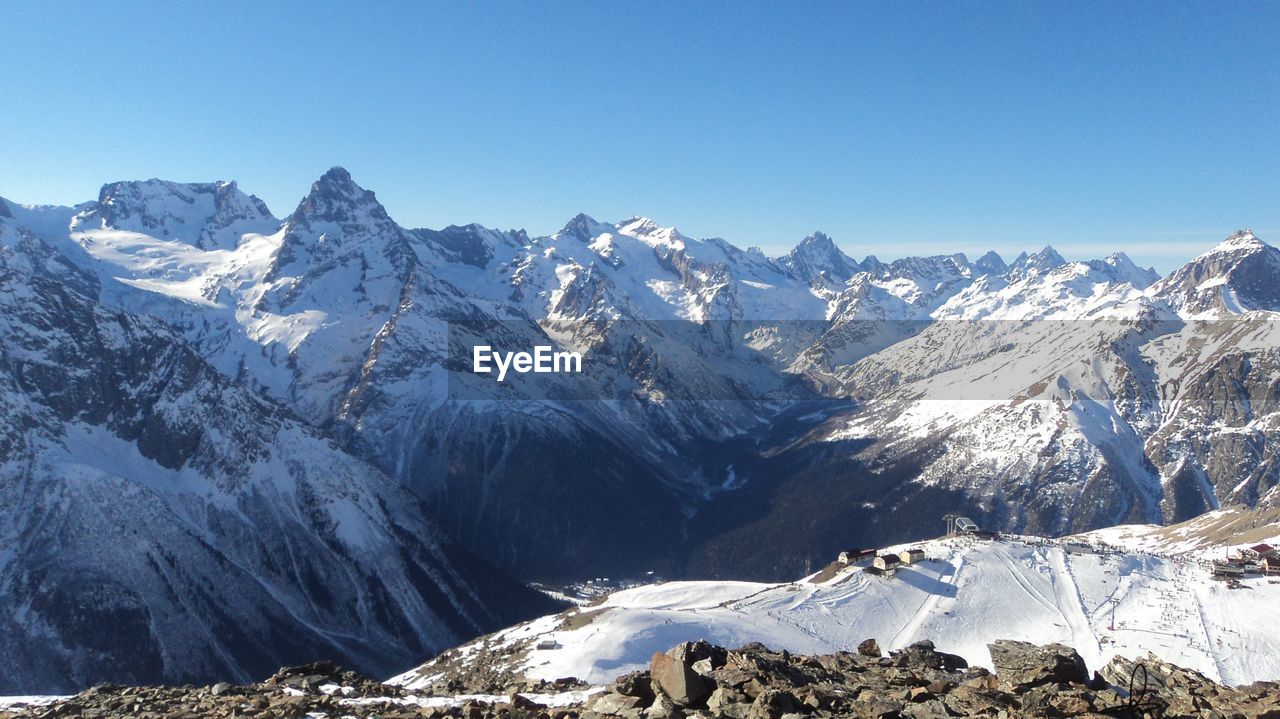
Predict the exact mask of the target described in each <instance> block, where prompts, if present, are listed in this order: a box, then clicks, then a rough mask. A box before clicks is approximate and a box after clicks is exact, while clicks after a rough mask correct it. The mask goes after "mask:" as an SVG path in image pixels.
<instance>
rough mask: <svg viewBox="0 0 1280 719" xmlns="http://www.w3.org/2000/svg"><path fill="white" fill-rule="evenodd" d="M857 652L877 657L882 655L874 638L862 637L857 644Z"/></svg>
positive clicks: (865, 655)
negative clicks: (860, 641)
mask: <svg viewBox="0 0 1280 719" xmlns="http://www.w3.org/2000/svg"><path fill="white" fill-rule="evenodd" d="M846 646H847V645H846ZM858 653H859V654H861V655H862V656H864V657H877V658H878V657H881V656H883V655H884V652H882V651H880V645H879V644H878V643H877V642H876V640H874V639H864V640H863V641H862V643H861V644H859V645H858Z"/></svg>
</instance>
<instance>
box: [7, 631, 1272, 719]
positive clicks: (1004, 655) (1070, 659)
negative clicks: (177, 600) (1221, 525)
mask: <svg viewBox="0 0 1280 719" xmlns="http://www.w3.org/2000/svg"><path fill="white" fill-rule="evenodd" d="M991 653H992V656H993V657H998V658H997V659H996V672H995V673H994V674H993V673H991V672H990V671H988V670H986V669H982V668H970V667H967V666H966V665H965V663H964V661H963V660H959V659H958V658H957V657H954V656H952V655H948V654H945V653H941V652H938V651H936V650H935V649H934V648H933V645H932V643H930V642H928V641H923V642H919V643H917V644H914V645H912V646H910V647H908V648H906V649H904V650H903V651H901V652H895V653H892V654H891V655H890V656H887V657H868V656H862V655H859V654H849V653H840V654H828V655H819V656H801V655H791V654H788V653H787V652H774V651H770V650H769V649H768V648H766V647H764V646H762V645H758V644H757V645H748V646H745V647H742V648H740V649H736V650H728V649H725V648H723V647H717V646H713V645H711V644H707V643H706V642H692V643H685V644H680V645H677V646H676V647H674V648H672V649H671V650H670V651H668V652H666V653H660V654H655V655H654V657H653V664H652V666H653V668H652V669H651V670H650V671H648V672H639V673H635V674H628V675H625V676H622V677H619V678H618V679H617V680H616V681H615V682H613V683H612V684H611V685H609V686H608V687H605V688H604V689H603V691H600V690H595V691H592V692H585V693H584V692H580V691H577V692H565V691H563V689H564V688H565V686H564V685H561V686H556V685H554V684H548V685H545V686H540V687H535V688H526V687H512V688H511V689H510V691H509V692H502V693H498V694H497V695H493V694H490V695H487V696H466V695H456V694H443V695H441V694H436V693H433V692H421V691H408V690H404V689H401V688H399V687H392V686H388V685H385V684H379V683H377V682H374V681H371V680H369V679H366V678H364V677H361V676H359V675H356V674H353V673H351V672H343V671H341V670H339V669H338V668H336V667H334V666H333V665H330V664H326V663H319V664H313V665H310V666H305V667H298V668H295V669H282V670H281V671H279V672H277V673H276V674H275V675H273V676H272V677H271V678H270V679H268V680H266V681H265V682H262V683H260V684H251V685H244V686H231V685H228V684H218V685H215V686H213V687H207V688H200V689H193V688H190V687H186V688H146V687H143V688H122V687H112V686H105V687H97V688H94V689H90V690H88V691H85V692H82V693H81V694H79V695H76V696H74V697H71V698H69V699H65V700H62V701H59V702H56V703H54V704H52V705H49V706H40V707H35V708H33V709H30V710H23V709H21V708H18V709H17V710H16V711H15V710H10V711H8V712H6V711H4V710H0V718H2V719H16V718H17V717H23V716H40V717H64V716H97V717H103V718H104V719H107V718H114V717H125V716H129V717H172V716H202V717H233V716H240V717H245V716H308V717H338V716H352V717H382V718H384V719H397V718H399V717H405V718H408V717H466V718H468V719H480V718H482V717H529V718H533V717H539V718H543V719H551V718H556V719H559V718H561V717H564V718H566V719H567V718H577V717H581V718H582V719H591V718H593V717H624V718H626V719H684V718H687V719H695V718H699V717H730V718H732V719H783V718H784V717H787V718H793V719H799V718H801V717H815V718H817V717H876V718H880V719H890V718H902V719H908V718H912V717H916V718H919V719H926V718H928V719H932V718H935V717H936V718H939V719H941V718H943V717H974V716H985V717H1006V718H1010V719H1011V718H1013V717H1094V718H1098V719H1100V718H1101V717H1104V716H1112V717H1114V716H1164V717H1168V718H1169V719H1173V718H1175V717H1207V716H1220V717H1228V716H1235V717H1247V718H1250V719H1253V718H1257V719H1261V718H1263V717H1274V716H1277V715H1280V684H1276V683H1272V682H1259V683H1257V684H1253V685H1250V686H1247V687H1240V688H1238V689H1232V688H1229V687H1225V686H1222V685H1220V684H1216V683H1214V682H1212V681H1210V680H1208V679H1206V678H1205V677H1204V676H1202V675H1200V674H1197V673H1195V672H1191V671H1187V670H1185V669H1181V668H1179V667H1176V666H1174V665H1171V664H1167V663H1164V662H1161V661H1159V660H1155V659H1151V658H1148V659H1146V660H1144V661H1143V662H1140V663H1138V662H1133V661H1131V660H1117V661H1115V662H1112V663H1111V664H1108V665H1107V666H1106V667H1103V668H1101V671H1100V672H1099V676H1097V677H1094V678H1092V679H1091V678H1090V677H1089V675H1088V674H1087V673H1086V668H1085V667H1084V664H1083V662H1082V661H1081V659H1080V656H1079V655H1078V654H1076V653H1075V652H1074V651H1072V650H1071V649H1070V648H1068V647H1064V646H1061V645H1050V646H1044V647H1036V646H1034V645H1030V644H1025V643H1021V642H997V643H995V644H993V645H992V646H991ZM692 687H696V690H693V689H692Z"/></svg>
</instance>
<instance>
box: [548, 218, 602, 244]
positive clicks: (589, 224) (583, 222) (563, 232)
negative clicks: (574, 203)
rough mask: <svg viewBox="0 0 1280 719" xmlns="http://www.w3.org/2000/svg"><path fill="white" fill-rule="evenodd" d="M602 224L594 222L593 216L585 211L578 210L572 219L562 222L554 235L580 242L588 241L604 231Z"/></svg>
mask: <svg viewBox="0 0 1280 719" xmlns="http://www.w3.org/2000/svg"><path fill="white" fill-rule="evenodd" d="M604 227H605V226H604V225H601V224H600V223H599V222H596V220H595V218H594V217H592V216H591V215H588V214H586V213H585V212H579V213H578V214H576V215H574V216H573V219H571V220H569V221H568V222H566V223H565V224H564V227H562V228H560V231H559V232H557V233H556V237H558V238H559V237H569V238H573V239H575V240H578V241H580V242H590V241H591V240H592V239H593V238H594V237H596V235H599V234H600V233H601V232H603V231H604Z"/></svg>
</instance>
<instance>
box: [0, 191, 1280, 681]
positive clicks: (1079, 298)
mask: <svg viewBox="0 0 1280 719" xmlns="http://www.w3.org/2000/svg"><path fill="white" fill-rule="evenodd" d="M0 306H3V312H0V337H2V338H3V343H2V344H0V406H3V408H4V412H3V413H0V508H3V509H4V513H3V515H0V517H2V518H0V547H2V548H0V623H3V624H5V626H4V631H2V632H0V660H2V661H3V663H4V665H6V666H12V667H17V668H18V670H17V671H12V672H9V673H8V675H7V676H0V692H3V691H5V690H6V689H7V688H13V689H21V690H24V691H31V690H34V689H40V690H49V689H62V688H67V687H73V686H79V685H80V684H83V683H85V682H87V681H91V680H97V679H103V678H111V679H115V680H145V679H150V678H156V677H163V678H169V679H175V680H177V679H186V678H205V677H211V676H236V677H240V676H250V675H256V674H265V673H267V671H269V670H270V669H274V667H275V666H276V665H278V664H283V663H290V662H292V663H297V661H298V660H300V659H301V658H303V657H305V656H311V655H314V656H322V655H323V656H335V655H336V656H337V658H340V659H343V660H344V661H346V662H347V663H349V664H353V665H354V666H358V667H360V668H364V669H366V670H367V671H382V670H383V669H385V668H390V667H392V666H393V665H396V664H397V663H398V664H399V665H400V666H401V667H403V666H407V665H408V664H409V663H411V661H412V660H414V659H418V658H421V657H422V656H425V655H428V654H430V653H432V652H434V651H436V650H438V649H440V648H442V647H444V646H447V645H450V644H452V643H456V642H457V641H459V640H461V639H464V638H466V637H469V636H471V635H474V634H476V633H479V632H482V631H487V630H489V629H492V628H495V627H497V626H501V625H503V624H506V623H510V622H511V621H515V620H516V619H522V618H526V617H528V616H533V615H536V614H541V613H543V612H545V611H547V610H548V607H547V605H546V604H545V603H544V600H543V599H542V598H541V595H538V594H536V593H533V592H531V591H525V590H523V589H522V588H521V587H520V586H519V584H518V583H516V582H515V581H513V580H511V579H508V578H507V576H508V575H509V576H515V577H518V578H520V579H525V580H529V579H540V580H567V579H578V578H582V577H587V576H615V577H616V576H628V575H630V576H636V575H639V574H641V573H643V572H647V571H656V572H658V573H661V574H664V575H667V576H679V575H696V576H707V577H744V578H745V577H750V578H758V579H783V578H787V577H791V576H796V575H798V574H799V573H800V572H801V571H803V569H804V568H805V567H806V566H807V565H808V564H809V563H810V562H812V561H815V560H818V559H820V558H823V557H829V556H832V555H833V554H834V552H836V551H838V550H839V549H843V548H847V547H848V546H856V545H862V544H867V545H879V544H885V543H889V542H893V541H905V540H910V539H915V538H917V537H920V536H927V535H932V534H936V533H937V532H939V531H940V530H941V528H942V524H941V521H942V520H941V518H942V516H943V515H944V514H946V513H948V512H960V513H964V514H967V515H969V516H971V517H973V518H974V519H975V520H977V521H978V522H979V523H982V524H984V525H988V526H995V527H999V528H1002V529H1008V530H1018V531H1025V532H1033V533H1042V534H1048V535H1057V534H1065V533H1071V532H1078V531H1085V530H1090V529H1095V528H1099V527H1104V526H1109V525H1113V524H1117V523H1125V522H1155V523H1158V522H1168V521H1175V520H1183V519H1186V518H1189V517H1193V516H1196V515H1198V514H1201V513H1203V512H1205V511H1207V510H1210V509H1214V508H1216V507H1218V506H1219V505H1220V504H1224V503H1227V502H1237V503H1242V504H1246V505H1250V506H1263V507H1274V506H1276V505H1277V504H1280V493H1278V492H1277V491H1276V490H1275V486H1276V484H1277V481H1280V467H1278V465H1277V456H1276V452H1277V450H1276V447H1277V446H1280V443H1278V442H1277V439H1280V415H1277V404H1276V401H1277V390H1278V382H1280V379H1278V378H1280V373H1277V364H1276V362H1277V349H1276V348H1277V347H1280V342H1277V341H1276V337H1274V336H1273V335H1272V334H1271V333H1272V328H1273V327H1274V326H1275V325H1274V320H1275V319H1276V317H1277V315H1276V314H1275V313H1276V312H1277V311H1280V251H1278V250H1276V249H1275V248H1274V247H1271V246H1270V245H1267V244H1265V243H1264V242H1262V241H1261V240H1260V239H1258V238H1257V237H1255V236H1254V235H1253V234H1252V233H1250V232H1248V231H1241V232H1239V233H1236V234H1234V235H1232V236H1231V237H1229V238H1228V239H1226V240H1225V241H1224V242H1223V243H1221V244H1219V245H1218V246H1216V247H1214V248H1212V249H1210V250H1209V251H1208V252H1206V253H1205V254H1204V255H1202V256H1200V257H1198V258H1196V259H1195V260H1193V261H1192V262H1190V263H1188V264H1187V265H1186V266H1184V267H1182V268H1180V269H1178V270H1176V271H1174V272H1173V273H1171V274H1170V275H1169V276H1167V277H1164V278H1161V277H1159V276H1158V275H1157V274H1156V273H1155V272H1153V271H1152V270H1146V269H1142V268H1139V267H1137V266H1135V265H1134V264H1133V263H1132V262H1131V261H1129V259H1128V258H1126V257H1125V256H1124V255H1123V254H1115V255H1112V256H1110V257H1107V258H1105V259H1101V260H1093V261H1086V262H1071V261H1068V260H1066V259H1065V258H1063V257H1062V256H1061V255H1059V254H1058V253H1057V252H1056V251H1054V250H1053V249H1052V248H1049V247H1046V248H1044V249H1043V250H1041V251H1040V252H1037V253H1035V254H1031V255H1027V254H1024V255H1021V256H1019V257H1017V258H1015V259H1013V260H1012V261H1010V262H1006V261H1005V260H1004V259H1003V258H1001V257H1000V256H999V255H997V254H995V253H988V254H987V255H985V256H983V257H982V258H980V259H978V260H977V261H970V260H968V259H967V258H966V257H965V256H964V255H960V254H957V255H945V256H935V257H910V258H903V259H898V260H895V261H892V262H883V261H881V260H879V259H877V258H874V257H867V258H865V259H863V260H861V261H858V260H854V259H853V258H851V257H849V256H847V255H846V254H844V253H843V252H842V251H841V250H840V249H839V248H838V247H837V246H836V245H835V243H834V242H833V241H832V240H831V239H830V238H829V237H827V236H826V235H824V234H822V233H815V234H813V235H811V236H809V237H807V238H805V239H804V240H802V241H801V242H800V243H799V244H798V245H797V246H796V248H795V249H794V250H793V251H792V252H791V253H790V254H788V255H786V256H784V257H767V256H765V255H764V254H763V253H761V252H760V251H759V250H756V249H747V250H742V249H739V248H738V247H735V246H734V245H732V244H730V243H728V242H726V241H724V240H720V239H705V240H695V239H692V238H689V237H685V236H684V235H682V234H680V233H679V232H678V231H676V230H675V229H673V228H668V227H662V226H660V225H659V224H657V223H655V222H654V221H652V220H649V219H645V218H631V219H626V220H623V221H621V222H617V223H601V222H597V221H596V220H594V219H592V218H591V217H588V216H586V215H579V216H577V217H575V218H573V219H571V220H570V221H569V222H568V223H567V224H566V225H565V227H564V228H563V229H562V230H561V231H559V232H557V233H555V234H554V235H551V236H549V237H531V236H529V235H528V234H527V233H526V232H524V231H520V230H495V229H489V228H485V227H481V226H479V225H466V226H450V227H447V228H444V229H441V230H428V229H411V228H405V227H402V226H400V225H399V224H397V223H396V222H395V221H394V220H393V219H392V218H391V217H390V216H389V215H388V213H387V212H386V210H385V208H383V207H382V205H381V204H380V203H379V202H378V201H377V199H376V197H375V196H374V194H373V193H372V192H370V191H368V190H365V189H363V188H361V187H360V186H359V185H357V184H356V183H355V182H354V181H353V180H352V178H351V176H350V175H349V174H348V173H347V172H346V171H345V170H343V169H341V168H334V169H332V170H330V171H329V172H327V173H325V174H324V175H323V176H322V177H321V178H320V179H319V180H317V181H316V182H315V183H314V184H313V185H312V187H311V189H310V191H309V192H308V193H307V195H306V196H305V197H304V198H303V199H302V200H301V202H300V203H299V204H298V206H297V208H296V209H295V210H294V211H293V212H292V213H291V214H290V215H289V216H288V217H287V218H285V219H283V220H281V219H278V218H276V217H275V216H273V215H272V213H271V212H270V211H269V210H268V208H267V207H266V206H265V205H264V204H263V203H262V202H261V201H260V200H258V199H257V198H255V197H253V196H251V195H247V194H245V193H244V192H242V191H241V190H240V189H239V188H238V187H237V186H236V184H235V183H229V182H216V183H203V184H181V183H172V182H164V181H160V180H150V181H143V182H117V183H112V184H108V185H105V186H104V187H103V188H102V191H101V193H100V195H99V197H98V199H97V200H96V201H91V202H86V203H84V204H81V205H77V206H75V207H49V206H40V207H34V206H24V205H19V204H16V203H13V202H8V201H5V200H0ZM479 340H484V341H486V342H492V343H494V344H497V345H502V346H509V347H531V346H533V345H535V344H550V345H554V346H556V347H561V348H568V349H574V350H578V351H581V352H583V354H584V356H585V357H586V358H587V359H586V363H587V365H588V371H587V372H584V373H583V375H581V376H568V375H564V376H560V375H557V376H550V377H545V378H540V379H539V381H538V382H537V383H534V384H530V383H520V382H512V383H506V382H504V383H498V382H496V381H494V380H493V379H492V378H489V377H481V376H478V375H475V374H472V373H471V372H469V371H468V368H467V364H466V362H467V361H468V360H467V357H469V355H468V350H469V347H470V346H471V345H473V344H475V343H476V342H477V341H479ZM584 400H590V401H584ZM474 558H478V559H474ZM488 564H492V565H493V566H495V567H497V568H498V569H499V570H501V571H493V570H488V569H484V568H482V567H484V566H487V565H488ZM192 617H196V618H198V619H199V621H191V618H192ZM88 624H92V625H93V626H103V625H109V626H111V627H113V628H114V629H113V632H114V634H112V635H111V636H104V635H102V634H101V633H99V634H96V635H95V636H97V637H99V638H100V639H96V640H95V641H96V642H100V644H86V643H85V642H86V641H87V640H85V639H84V637H86V636H89V635H87V634H85V633H84V632H83V629H84V627H85V626H87V625H88ZM237 632H238V633H239V634H237ZM246 647H252V649H246ZM56 678H60V679H56ZM6 681H7V682H9V684H8V685H7V686H6V685H5V684H4V683H5V682H6ZM33 685H34V686H33Z"/></svg>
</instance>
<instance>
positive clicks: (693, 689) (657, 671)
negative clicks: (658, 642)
mask: <svg viewBox="0 0 1280 719" xmlns="http://www.w3.org/2000/svg"><path fill="white" fill-rule="evenodd" d="M688 648H689V645H688V644H682V645H679V646H677V647H675V648H674V649H672V650H670V651H669V652H667V653H666V654H662V653H658V654H654V655H653V658H652V659H650V660H649V675H650V676H651V677H653V681H654V683H655V684H657V686H658V688H659V689H661V690H662V693H663V694H665V695H666V696H667V697H669V698H670V699H671V701H673V702H675V703H676V704H678V705H680V706H685V707H692V706H701V705H702V704H703V703H704V702H705V701H706V699H707V697H709V696H711V691H712V689H714V688H715V687H714V685H713V684H712V683H711V682H710V681H708V680H707V679H706V678H705V677H703V676H702V675H700V674H698V673H697V672H695V671H694V670H693V662H694V661H697V660H696V659H694V658H693V657H692V656H690V652H689V651H688Z"/></svg>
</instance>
